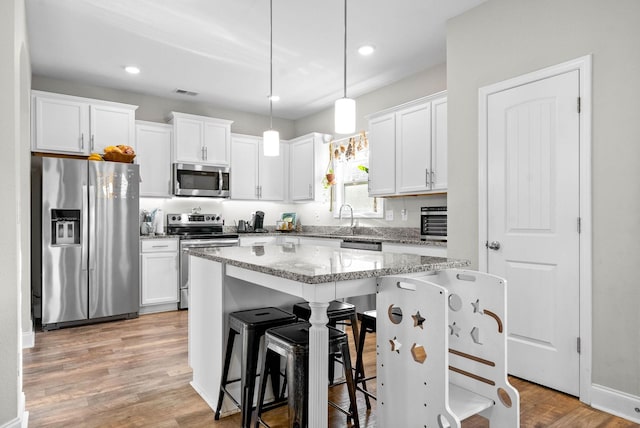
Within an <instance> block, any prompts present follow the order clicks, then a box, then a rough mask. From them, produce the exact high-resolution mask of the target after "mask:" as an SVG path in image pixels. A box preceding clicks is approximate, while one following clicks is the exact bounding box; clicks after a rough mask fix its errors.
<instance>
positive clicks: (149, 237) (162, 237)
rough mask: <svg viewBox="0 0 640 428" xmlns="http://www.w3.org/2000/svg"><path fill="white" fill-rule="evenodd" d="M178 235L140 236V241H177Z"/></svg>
mask: <svg viewBox="0 0 640 428" xmlns="http://www.w3.org/2000/svg"><path fill="white" fill-rule="evenodd" d="M178 238H180V237H179V236H178V235H155V234H154V235H140V239H178Z"/></svg>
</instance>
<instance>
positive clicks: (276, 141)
mask: <svg viewBox="0 0 640 428" xmlns="http://www.w3.org/2000/svg"><path fill="white" fill-rule="evenodd" d="M262 146H263V154H264V155H265V156H279V155H280V133H279V132H278V131H276V130H274V129H273V0H269V130H268V131H264V133H263V134H262Z"/></svg>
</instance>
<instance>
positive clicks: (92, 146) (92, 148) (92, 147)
mask: <svg viewBox="0 0 640 428" xmlns="http://www.w3.org/2000/svg"><path fill="white" fill-rule="evenodd" d="M94 150H95V149H94V145H93V134H91V151H92V152H93V151H94Z"/></svg>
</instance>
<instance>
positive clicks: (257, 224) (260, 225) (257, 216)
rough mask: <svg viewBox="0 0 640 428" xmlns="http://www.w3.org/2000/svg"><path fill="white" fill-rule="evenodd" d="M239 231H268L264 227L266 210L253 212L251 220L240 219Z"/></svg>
mask: <svg viewBox="0 0 640 428" xmlns="http://www.w3.org/2000/svg"><path fill="white" fill-rule="evenodd" d="M237 230H238V233H251V232H257V233H261V232H263V233H264V232H268V230H267V229H265V228H264V212H263V211H256V212H254V213H251V220H249V221H246V220H238V226H237Z"/></svg>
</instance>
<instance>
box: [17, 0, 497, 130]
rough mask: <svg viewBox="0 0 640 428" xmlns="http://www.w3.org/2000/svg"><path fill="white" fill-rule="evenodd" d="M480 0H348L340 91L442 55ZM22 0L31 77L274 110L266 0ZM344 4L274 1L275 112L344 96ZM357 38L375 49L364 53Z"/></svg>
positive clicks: (289, 115)
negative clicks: (451, 33) (458, 19)
mask: <svg viewBox="0 0 640 428" xmlns="http://www.w3.org/2000/svg"><path fill="white" fill-rule="evenodd" d="M484 1H485V0H394V1H390V0H349V1H348V6H347V7H348V31H347V39H348V40H347V95H348V96H349V97H352V98H355V97H358V96H359V95H362V94H365V93H368V92H371V91H373V90H375V89H377V88H380V87H382V86H386V85H389V84H390V83H393V82H395V81H398V80H400V79H402V78H404V77H406V76H409V75H411V74H414V73H416V72H418V71H421V70H424V69H427V68H429V67H431V66H434V65H437V64H441V63H443V62H445V55H446V47H445V36H446V34H445V32H446V31H445V30H446V28H445V26H446V21H447V20H448V19H449V18H451V17H454V16H456V15H459V14H461V13H462V12H464V11H466V10H468V9H471V8H473V7H475V6H477V5H479V4H481V3H483V2H484ZM26 5H27V26H28V33H29V45H30V52H31V61H32V71H33V74H35V75H41V76H48V77H53V78H59V79H64V80H72V81H78V82H82V83H86V84H91V85H97V86H104V87H109V88H116V89H121V90H126V91H134V92H139V93H143V94H149V95H156V96H160V97H164V98H175V99H182V100H185V99H186V100H191V101H194V102H203V103H207V104H211V105H213V106H217V107H224V108H229V109H236V110H241V111H246V112H252V113H257V114H264V115H268V114H269V102H268V99H267V95H268V94H269V1H268V0H224V1H220V0H218V1H211V0H181V1H175V0H26ZM343 13H344V3H343V1H342V0H273V93H274V94H277V95H279V96H280V97H281V100H280V101H279V102H277V103H274V107H273V115H274V116H276V117H280V118H285V119H292V120H295V119H298V118H301V117H305V116H308V115H310V114H313V113H315V112H318V111H320V110H324V109H326V108H329V107H331V106H332V104H333V102H334V101H335V100H336V99H337V98H340V97H342V94H343V43H344V14H343ZM363 44H372V45H374V46H375V47H376V51H375V53H374V54H373V55H371V56H368V57H363V56H360V55H359V54H358V53H357V48H358V47H359V46H361V45H363ZM127 65H136V66H138V67H139V68H140V69H141V72H140V74H137V75H130V74H128V73H126V72H125V71H124V67H125V66H127ZM176 89H183V90H187V91H192V92H196V93H198V95H197V96H190V95H179V94H176V93H175V91H176Z"/></svg>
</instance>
